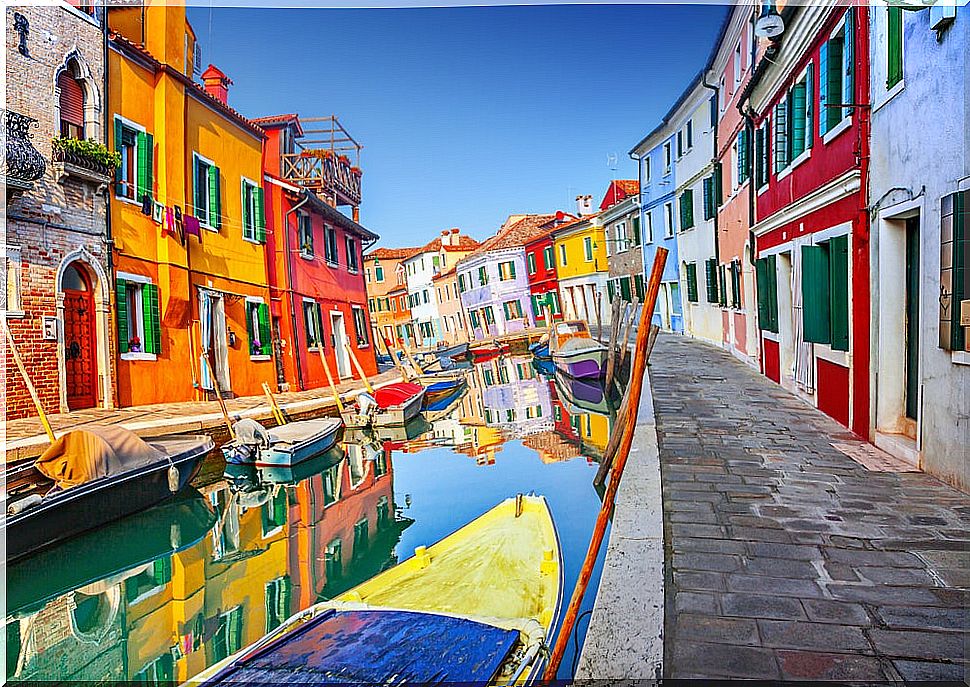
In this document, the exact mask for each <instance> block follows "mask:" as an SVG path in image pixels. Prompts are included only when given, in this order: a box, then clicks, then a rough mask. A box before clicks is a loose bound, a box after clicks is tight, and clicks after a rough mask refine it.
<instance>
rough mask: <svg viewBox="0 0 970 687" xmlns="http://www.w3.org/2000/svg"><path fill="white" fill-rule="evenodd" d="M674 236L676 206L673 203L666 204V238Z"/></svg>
mask: <svg viewBox="0 0 970 687" xmlns="http://www.w3.org/2000/svg"><path fill="white" fill-rule="evenodd" d="M673 235H674V206H673V204H671V203H664V236H665V237H666V238H668V239H669V238H670V237H671V236H673Z"/></svg>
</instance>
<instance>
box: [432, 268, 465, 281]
mask: <svg viewBox="0 0 970 687" xmlns="http://www.w3.org/2000/svg"><path fill="white" fill-rule="evenodd" d="M457 270H458V266H457V265H452V266H451V268H450V269H447V270H445V271H444V272H439V273H438V274H436V275H434V276H433V277H431V281H438V280H439V279H444V278H445V277H453V276H455V272H456V271H457Z"/></svg>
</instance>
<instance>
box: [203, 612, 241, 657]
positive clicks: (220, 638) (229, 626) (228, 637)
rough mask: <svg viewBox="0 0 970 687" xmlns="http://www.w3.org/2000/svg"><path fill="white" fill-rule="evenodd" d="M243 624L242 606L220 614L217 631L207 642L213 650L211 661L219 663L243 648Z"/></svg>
mask: <svg viewBox="0 0 970 687" xmlns="http://www.w3.org/2000/svg"><path fill="white" fill-rule="evenodd" d="M242 624H243V614H242V606H236V607H235V608H233V609H231V610H230V611H228V612H227V613H223V614H221V615H220V616H219V624H218V626H217V627H216V631H215V633H214V634H213V635H212V639H210V640H209V642H207V644H208V645H209V646H210V647H211V649H210V650H211V652H212V660H211V661H210V663H218V662H219V661H222V660H224V659H226V658H228V657H230V656H232V655H233V654H234V653H236V652H237V651H239V650H240V649H242V645H243V642H242Z"/></svg>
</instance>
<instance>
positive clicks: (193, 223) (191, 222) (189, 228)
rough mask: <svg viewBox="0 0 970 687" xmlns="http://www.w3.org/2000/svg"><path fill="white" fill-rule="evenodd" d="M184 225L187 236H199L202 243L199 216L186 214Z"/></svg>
mask: <svg viewBox="0 0 970 687" xmlns="http://www.w3.org/2000/svg"><path fill="white" fill-rule="evenodd" d="M182 227H183V230H184V231H185V235H186V236H198V237H199V243H202V229H201V227H200V226H199V218H198V217H195V216H193V215H186V216H185V218H184V219H183V221H182Z"/></svg>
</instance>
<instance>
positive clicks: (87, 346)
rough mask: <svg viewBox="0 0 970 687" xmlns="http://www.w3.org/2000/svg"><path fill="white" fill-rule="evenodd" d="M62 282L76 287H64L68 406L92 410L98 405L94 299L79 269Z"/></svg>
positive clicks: (72, 269)
mask: <svg viewBox="0 0 970 687" xmlns="http://www.w3.org/2000/svg"><path fill="white" fill-rule="evenodd" d="M68 269H69V270H71V271H73V272H74V274H72V275H71V277H72V278H71V279H69V280H65V282H66V283H67V282H70V285H71V286H73V287H75V288H67V286H66V283H65V288H64V368H65V372H66V379H65V381H66V385H67V407H68V408H69V409H71V410H80V409H82V408H93V407H94V406H96V405H97V403H98V364H97V360H95V351H96V350H97V347H96V345H95V327H94V299H93V297H92V294H91V287H90V283H89V282H88V280H87V278H86V277H85V276H84V275H82V274H81V272H80V270H77V269H76V268H74V267H69V268H68Z"/></svg>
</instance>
